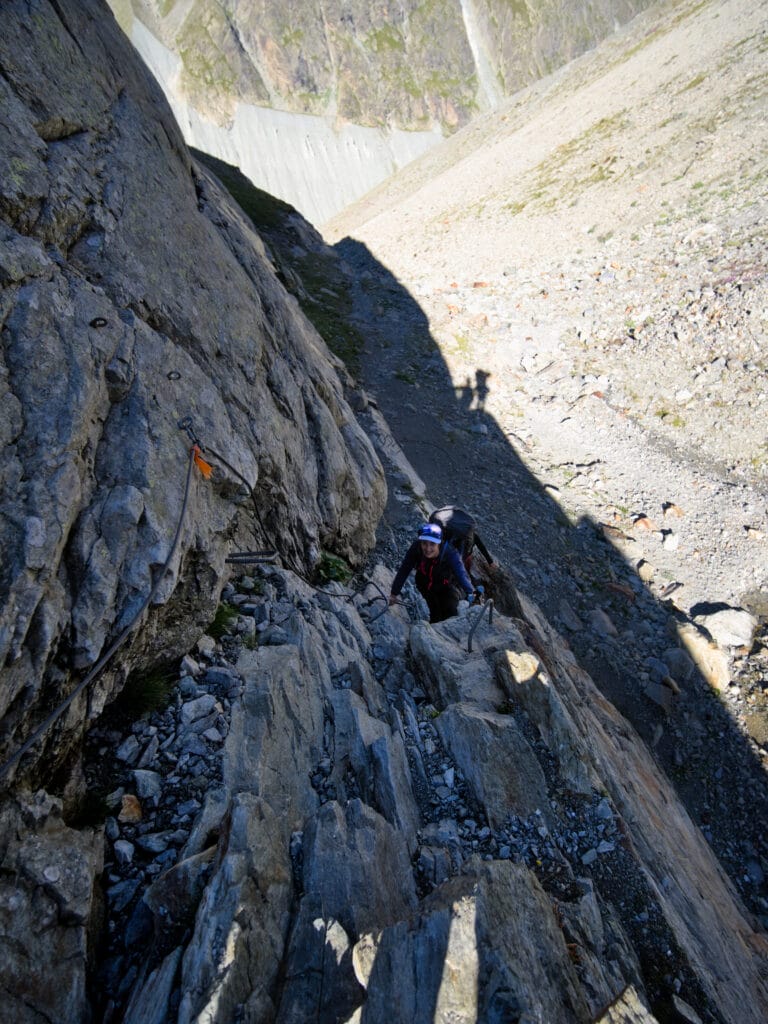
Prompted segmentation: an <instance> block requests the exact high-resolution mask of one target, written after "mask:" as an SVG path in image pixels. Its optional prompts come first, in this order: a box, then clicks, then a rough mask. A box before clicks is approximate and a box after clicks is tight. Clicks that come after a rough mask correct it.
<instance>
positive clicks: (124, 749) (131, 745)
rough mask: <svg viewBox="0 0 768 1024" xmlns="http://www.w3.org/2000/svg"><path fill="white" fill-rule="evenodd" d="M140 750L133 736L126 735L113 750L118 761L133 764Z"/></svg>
mask: <svg viewBox="0 0 768 1024" xmlns="http://www.w3.org/2000/svg"><path fill="white" fill-rule="evenodd" d="M140 752H141V746H140V745H139V741H138V740H137V739H136V737H135V736H128V737H127V738H126V739H124V740H123V742H122V743H121V744H120V746H119V747H118V748H117V750H116V751H115V757H116V758H117V759H118V761H123V762H125V764H135V762H136V761H137V760H138V757H139V753H140Z"/></svg>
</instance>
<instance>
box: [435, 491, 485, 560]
mask: <svg viewBox="0 0 768 1024" xmlns="http://www.w3.org/2000/svg"><path fill="white" fill-rule="evenodd" d="M429 521H430V523H437V525H438V526H440V527H442V530H443V541H444V542H445V543H446V544H450V545H451V547H453V548H456V550H457V551H458V552H459V554H460V555H461V557H462V559H463V560H464V562H465V564H466V561H467V559H468V558H469V556H470V555H471V554H472V548H473V547H474V546H475V526H476V525H477V524H476V523H475V520H474V519H473V518H472V516H471V515H470V514H469V512H465V511H464V510H463V509H461V508H456V506H455V505H446V506H445V507H444V508H438V509H435V511H434V512H433V513H432V515H431V516H430V517H429Z"/></svg>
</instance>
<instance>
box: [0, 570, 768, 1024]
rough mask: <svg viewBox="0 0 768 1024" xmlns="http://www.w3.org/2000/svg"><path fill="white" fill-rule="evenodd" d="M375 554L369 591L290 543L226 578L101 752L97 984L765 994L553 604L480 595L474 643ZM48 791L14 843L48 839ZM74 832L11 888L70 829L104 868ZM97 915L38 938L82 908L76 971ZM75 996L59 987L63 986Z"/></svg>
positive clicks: (585, 1008)
mask: <svg viewBox="0 0 768 1024" xmlns="http://www.w3.org/2000/svg"><path fill="white" fill-rule="evenodd" d="M373 578H374V580H375V581H377V583H376V584H375V585H369V587H368V589H367V590H366V591H364V592H363V593H361V594H358V595H357V596H355V595H354V592H352V591H346V590H344V588H341V587H338V586H337V585H335V586H333V587H331V588H329V589H330V590H331V593H317V592H316V591H313V590H312V589H311V588H309V587H307V586H306V584H304V583H303V582H302V581H301V580H299V579H298V578H296V577H295V576H294V575H293V574H292V573H290V572H285V571H283V570H277V569H267V570H265V571H263V572H262V573H261V574H260V577H259V578H257V579H256V580H254V579H246V580H244V581H243V585H242V586H238V587H231V588H229V590H228V592H227V598H228V601H229V602H230V603H231V605H232V606H233V607H235V608H237V609H238V613H237V616H236V617H235V618H234V619H233V620H232V624H231V635H229V636H225V637H223V638H222V640H221V641H219V643H218V644H215V643H213V642H212V641H211V640H210V639H203V640H202V641H201V643H200V644H199V645H198V646H199V650H198V652H196V656H195V658H194V659H191V658H187V659H185V662H184V663H183V665H182V678H181V682H180V684H179V689H178V693H177V696H176V698H175V700H174V702H173V703H172V704H171V706H170V707H169V708H168V710H167V711H165V712H161V713H158V715H157V717H155V718H153V719H150V720H145V721H144V723H137V727H134V728H133V729H129V732H128V736H129V737H131V736H132V737H134V738H135V740H136V742H135V744H133V745H131V749H130V751H129V748H128V747H127V746H126V745H125V743H123V744H121V750H122V751H123V753H122V756H123V757H124V758H126V760H124V761H123V762H122V763H120V762H118V761H114V762H111V763H110V761H109V760H106V761H105V760H104V759H103V758H102V760H100V761H99V762H98V763H99V764H100V765H101V771H102V773H103V778H102V783H103V784H109V785H112V783H113V782H114V780H115V779H117V780H119V779H120V777H121V773H122V783H123V784H122V785H121V786H120V787H119V788H118V789H117V790H114V791H113V792H112V794H111V796H110V797H109V800H110V801H111V806H112V808H113V814H114V817H111V818H109V819H108V821H107V827H106V831H107V837H108V838H107V841H106V844H105V852H104V857H105V874H104V881H105V885H106V894H107V908H108V920H109V922H110V923H109V927H108V934H109V936H110V938H109V940H108V943H109V946H108V949H109V957H108V959H107V960H106V961H105V962H103V964H102V966H101V968H100V970H99V972H98V973H97V974H96V975H95V980H94V981H92V991H94V992H95V993H96V1000H97V1010H98V1012H105V1011H106V1012H108V1014H112V1015H117V1016H116V1017H115V1019H119V1017H120V1016H122V1019H124V1020H126V1021H131V1022H136V1024H138V1022H139V1021H142V1022H145V1021H147V1020H156V1021H158V1022H161V1021H166V1020H178V1021H184V1022H189V1021H193V1020H200V1019H208V1020H211V1021H221V1022H222V1024H223V1022H224V1021H230V1020H233V1019H244V1020H252V1021H280V1022H281V1024H287V1022H295V1021H302V1020H310V1019H318V1020H321V1021H322V1020H328V1021H330V1020H344V1021H350V1022H352V1021H356V1022H362V1021H365V1020H381V1019H383V1018H384V1016H387V1017H388V1018H391V1019H392V1020H395V1021H402V1022H403V1024H405V1022H406V1021H408V1022H412V1021H423V1022H425V1024H426V1022H427V1021H444V1022H446V1024H447V1022H448V1021H466V1022H470V1021H475V1020H489V1021H490V1020H505V1019H519V1020H547V1021H553V1022H555V1021H562V1022H563V1024H566V1022H569V1024H572V1022H573V1021H584V1022H585V1024H586V1022H590V1024H591V1022H593V1021H597V1020H599V1021H603V1022H605V1024H607V1022H609V1021H610V1022H617V1021H623V1022H628V1021H648V1022H650V1021H653V1020H656V1019H663V1018H664V1017H665V1016H668V1015H669V1013H671V1012H672V1008H673V1007H677V1008H678V1009H677V1011H676V1012H685V1013H688V1014H689V1016H688V1017H687V1018H685V1019H690V1020H695V1019H697V1018H698V1019H700V1020H703V1021H723V1022H730V1021H737V1020H738V1021H755V1022H758V1021H760V1020H762V1019H763V1016H764V1013H765V1009H766V1006H768V992H767V991H766V986H765V979H764V971H765V964H766V954H767V953H768V950H767V949H766V942H765V936H764V935H763V934H761V933H759V932H757V931H755V930H754V928H753V925H752V923H751V921H750V919H749V917H748V915H747V914H746V912H745V911H744V909H743V907H742V906H741V905H740V903H739V901H738V898H737V897H736V896H735V894H734V892H733V890H732V888H731V886H730V883H729V882H728V881H727V879H726V877H725V876H724V874H723V873H722V871H721V869H720V868H719V866H718V864H717V862H716V860H715V859H714V857H713V855H712V853H711V851H710V850H709V848H708V846H707V845H706V843H705V842H704V841H703V839H702V838H701V835H700V833H699V831H698V830H697V829H696V828H695V826H694V825H693V824H692V823H691V821H690V819H689V818H688V816H687V814H686V813H685V811H684V810H683V808H682V806H681V805H680V803H679V802H678V800H677V799H676V797H675V795H674V793H673V791H672V789H671V788H670V787H669V786H668V785H667V784H666V783H665V782H664V781H663V780H662V779H661V778H660V777H659V775H658V772H657V771H656V770H655V767H654V765H653V763H652V761H651V759H650V757H649V755H648V753H647V751H646V749H645V747H644V746H643V744H642V743H641V742H640V741H639V740H638V738H637V736H636V735H635V734H634V732H633V730H632V729H631V727H630V726H628V725H627V723H626V722H625V721H624V720H622V719H621V718H620V716H619V715H618V714H617V713H616V712H615V710H614V709H613V708H612V707H611V706H610V705H608V704H607V703H606V702H605V701H604V700H603V698H602V697H601V696H600V695H599V692H598V691H597V689H596V688H595V687H594V685H593V683H592V682H591V680H590V679H589V677H588V676H586V674H585V673H583V672H582V671H581V670H580V669H579V668H578V667H577V666H576V665H575V664H574V661H573V658H572V656H571V654H570V652H569V650H568V649H567V647H566V646H565V645H564V644H563V642H562V640H561V639H560V638H559V637H558V636H557V635H556V634H554V633H553V632H552V631H551V630H550V629H549V627H548V626H547V624H546V623H545V622H544V621H543V620H542V619H541V617H540V615H539V613H538V612H537V609H536V608H535V607H533V606H532V605H530V604H528V603H527V602H526V601H525V599H524V598H521V600H522V605H523V608H524V617H523V618H515V619H512V618H506V617H504V616H502V615H500V614H498V613H496V614H495V615H494V618H493V622H492V624H489V622H488V617H487V612H485V613H484V615H485V616H486V617H485V618H484V620H483V623H482V624H481V625H479V626H477V627H476V629H475V632H474V635H473V644H472V646H473V650H472V653H469V652H468V651H467V639H468V634H469V630H470V628H471V627H472V626H473V625H474V624H475V623H474V616H476V615H477V614H478V612H477V611H473V612H471V613H469V614H466V613H465V614H463V615H462V616H460V617H459V618H458V619H454V620H451V621H449V622H448V623H446V624H443V625H441V626H439V627H431V626H429V625H428V624H426V623H425V622H423V621H419V619H418V615H419V614H420V607H419V604H418V601H417V600H416V599H415V598H413V597H409V598H408V604H409V606H410V609H411V614H413V615H414V616H416V618H415V619H414V620H413V621H411V620H410V619H409V614H408V613H407V612H386V613H384V614H381V611H382V608H383V603H382V600H381V598H380V596H379V595H380V591H379V590H378V589H377V587H378V586H381V589H384V590H385V589H386V584H387V582H388V579H389V576H388V573H387V572H386V571H385V570H383V569H380V570H378V571H377V572H376V573H375V574H374V577H373ZM372 599H373V600H372ZM238 637H239V640H238ZM249 637H250V638H251V639H248V638H249ZM534 648H535V649H536V651H539V652H544V653H543V654H542V653H536V651H535V650H534ZM406 659H407V660H406ZM473 694H475V696H473ZM468 732H469V733H471V735H472V737H473V747H472V750H471V752H470V753H471V756H468V753H467V734H468ZM155 736H157V737H158V740H159V742H158V743H154V744H153V739H154V737H155ZM104 740H105V735H101V736H98V735H96V736H94V741H95V747H94V749H95V750H96V751H98V750H99V749H100V745H101V744H103V742H104ZM139 764H144V765H145V767H144V768H143V769H142V768H139V767H138V765H139ZM148 776H154V778H152V779H150V778H148ZM500 779H504V780H507V779H509V780H513V782H514V780H516V781H517V784H516V785H514V784H513V785H510V786H509V787H506V788H505V787H502V786H500V785H499V780H500ZM523 783H525V788H524V786H523ZM137 794H141V795H137ZM42 800H43V797H38V798H37V801H28V806H27V808H26V809H25V810H24V812H23V813H24V814H25V815H26V818H25V819H24V820H23V823H17V824H16V828H17V830H18V841H17V843H16V844H12V846H11V847H9V848H8V850H7V851H6V855H5V856H6V860H5V864H4V866H7V865H8V864H10V863H11V858H12V857H15V858H16V859H15V861H13V862H14V863H17V864H18V862H19V859H18V850H19V847H20V846H23V845H24V844H26V848H30V846H31V844H32V843H33V842H34V841H35V839H34V836H35V832H36V830H35V828H34V827H33V817H31V809H32V808H34V806H35V805H36V804H37V805H39V804H40V802H41V801H42ZM534 804H536V805H537V806H534ZM137 806H138V816H137V814H136V813H130V812H129V811H127V808H134V810H135V808H136V807H137ZM19 813H20V814H21V813H22V812H19ZM59 840H60V845H59V847H58V849H57V851H56V852H54V851H53V850H52V849H48V850H46V851H45V856H43V855H42V854H38V856H37V863H38V865H39V867H38V869H34V867H32V868H30V869H29V870H28V871H26V872H24V873H21V875H20V880H19V884H18V885H17V889H16V893H15V899H16V905H17V907H18V906H20V905H22V904H24V905H28V904H29V903H31V901H32V900H33V898H34V893H35V892H37V891H38V888H39V886H40V885H41V884H42V882H41V879H40V878H39V877H38V876H40V874H41V872H47V875H45V876H44V877H46V878H50V879H51V881H50V882H49V883H48V887H49V889H50V890H51V891H55V886H54V885H53V879H54V875H56V874H57V872H59V871H60V870H61V869H62V865H63V864H64V863H65V860H66V858H68V857H71V858H75V856H76V855H77V856H79V861H80V863H81V864H82V865H89V866H90V870H91V872H92V873H93V874H92V876H91V886H92V887H94V888H96V889H97V888H98V886H96V880H95V876H96V874H97V873H98V870H99V867H100V864H99V860H98V858H97V857H96V858H93V855H90V856H91V857H92V858H93V859H92V860H91V861H90V862H89V861H88V856H89V855H87V849H88V845H87V844H86V845H85V847H84V845H83V840H82V838H79V837H78V835H77V834H75V833H72V834H71V838H70V840H69V841H68V842H67V840H66V836H64V835H60V837H59ZM88 842H91V840H88ZM79 850H80V851H82V852H81V853H80V854H78V851H79ZM81 888H82V891H83V892H84V893H87V892H88V891H89V886H88V885H87V884H85V885H83V886H81ZM84 917H85V914H84V913H83V912H81V913H80V915H79V916H67V915H64V914H60V916H59V919H58V921H57V922H55V924H49V928H48V934H49V938H48V940H47V941H49V942H50V943H53V941H54V939H56V941H57V942H60V943H64V942H65V941H66V942H69V943H70V944H72V943H73V941H74V940H73V936H74V937H78V936H79V938H77V943H79V947H78V948H79V954H78V955H77V956H75V957H74V958H73V968H75V969H76V976H79V977H81V978H84V977H85V976H86V974H87V968H86V947H87V942H86V938H87V935H88V932H87V930H86V928H85V927H84V924H83V919H84ZM91 934H93V933H91ZM75 944H76V943H75ZM9 948H14V947H9ZM8 973H9V976H12V977H18V976H19V974H20V971H18V970H15V971H14V972H13V973H11V972H8ZM78 991H79V990H78ZM67 998H68V999H70V1000H71V999H72V998H73V997H72V996H71V994H70V995H69V996H68V997H67ZM63 999H64V996H63V995H62V994H61V993H60V994H59V1001H60V1002H59V1006H58V1007H57V1006H55V1005H54V1007H53V1008H50V1007H49V1008H48V1011H47V1012H54V1013H55V1012H59V1013H60V1014H64V1013H70V1012H71V1010H70V1009H69V1004H67V1005H66V1006H65V1005H64V1003H63V1002H61V1000H63ZM81 1009H82V1012H83V1014H86V1013H87V1008H86V1006H85V1004H84V1002H83V1004H82V1007H81ZM150 1011H151V1012H150ZM22 1019H24V1018H23V1017H22ZM61 1019H79V1018H77V1017H66V1016H61Z"/></svg>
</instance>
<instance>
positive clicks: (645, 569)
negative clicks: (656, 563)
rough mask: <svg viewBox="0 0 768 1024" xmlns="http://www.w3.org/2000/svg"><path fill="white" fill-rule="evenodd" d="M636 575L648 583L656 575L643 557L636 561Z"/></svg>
mask: <svg viewBox="0 0 768 1024" xmlns="http://www.w3.org/2000/svg"><path fill="white" fill-rule="evenodd" d="M637 575H638V576H639V577H640V579H641V580H642V581H643V583H650V582H651V581H652V580H653V577H654V576H655V575H656V570H655V569H654V567H653V566H652V565H651V563H650V562H646V560H645V559H644V558H641V559H640V561H639V562H638V563H637Z"/></svg>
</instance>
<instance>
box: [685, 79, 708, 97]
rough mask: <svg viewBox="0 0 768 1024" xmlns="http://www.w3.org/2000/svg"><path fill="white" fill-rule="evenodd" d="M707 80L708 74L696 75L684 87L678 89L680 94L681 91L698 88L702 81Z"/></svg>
mask: <svg viewBox="0 0 768 1024" xmlns="http://www.w3.org/2000/svg"><path fill="white" fill-rule="evenodd" d="M706 80H707V76H706V75H705V74H700V75H696V77H695V78H692V79H691V80H690V82H689V83H688V84H687V85H684V86H683V88H682V89H680V90H679V91H678V96H679V95H680V93H683V92H688V91H689V89H697V88H698V87H699V86H700V85H701V83H702V82H706Z"/></svg>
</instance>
